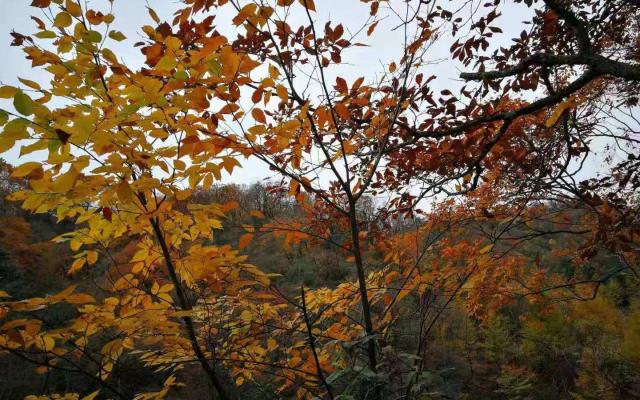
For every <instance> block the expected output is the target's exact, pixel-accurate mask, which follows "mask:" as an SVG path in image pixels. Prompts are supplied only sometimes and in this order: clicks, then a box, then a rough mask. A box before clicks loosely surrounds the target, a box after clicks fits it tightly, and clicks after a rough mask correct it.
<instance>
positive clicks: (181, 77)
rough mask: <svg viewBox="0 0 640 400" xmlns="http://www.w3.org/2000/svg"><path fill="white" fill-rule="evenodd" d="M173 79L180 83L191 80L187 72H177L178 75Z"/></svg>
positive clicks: (174, 75)
mask: <svg viewBox="0 0 640 400" xmlns="http://www.w3.org/2000/svg"><path fill="white" fill-rule="evenodd" d="M173 77H174V78H176V79H177V80H179V81H186V80H187V79H189V74H187V71H176V73H175V74H173Z"/></svg>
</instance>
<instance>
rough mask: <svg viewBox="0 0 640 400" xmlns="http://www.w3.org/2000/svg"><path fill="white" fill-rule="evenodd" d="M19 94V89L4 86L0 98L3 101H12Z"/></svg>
mask: <svg viewBox="0 0 640 400" xmlns="http://www.w3.org/2000/svg"><path fill="white" fill-rule="evenodd" d="M16 93H18V89H17V88H15V87H13V86H2V87H0V98H2V99H10V98H12V97H13V96H15V95H16Z"/></svg>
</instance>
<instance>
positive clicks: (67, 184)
mask: <svg viewBox="0 0 640 400" xmlns="http://www.w3.org/2000/svg"><path fill="white" fill-rule="evenodd" d="M77 179H78V171H76V169H75V168H74V167H73V166H72V167H71V168H69V171H67V172H66V173H65V174H62V175H60V176H59V177H58V179H56V181H55V182H54V184H53V189H54V190H55V191H56V192H59V193H66V192H68V191H69V190H71V188H73V185H75V183H76V180H77Z"/></svg>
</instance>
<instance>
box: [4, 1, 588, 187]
mask: <svg viewBox="0 0 640 400" xmlns="http://www.w3.org/2000/svg"><path fill="white" fill-rule="evenodd" d="M458 1H459V2H460V3H461V4H462V3H463V1H462V0H458ZM30 3H31V0H0V51H1V54H2V57H3V62H2V67H1V68H0V82H1V83H2V84H3V85H16V86H19V85H20V84H19V82H18V80H17V77H22V78H27V79H31V80H35V81H39V82H41V83H46V78H47V77H48V74H47V73H43V72H42V71H41V70H39V69H38V68H36V69H34V68H32V67H31V65H30V62H29V61H28V60H25V58H24V54H23V53H22V51H21V50H20V48H18V47H10V46H9V44H10V42H11V37H10V36H9V32H11V30H16V31H17V32H20V33H25V34H30V33H34V32H35V31H36V28H35V24H34V22H33V21H32V20H31V19H30V18H29V16H31V15H35V16H37V17H39V18H42V19H44V16H43V13H42V11H41V10H39V9H36V8H33V7H30V6H29V4H30ZM87 3H88V4H89V8H93V9H96V10H101V11H103V12H104V10H108V7H106V5H107V4H108V2H107V0H88V1H87ZM149 3H150V4H151V6H152V7H153V8H154V10H155V11H156V12H157V13H158V15H159V16H160V18H161V19H163V20H167V21H170V20H171V19H172V13H173V11H175V10H176V9H177V8H178V7H180V6H181V4H180V3H179V2H178V1H176V0H150V1H149ZM315 3H316V7H317V9H318V13H317V14H316V15H315V17H316V18H317V27H318V28H317V29H320V30H321V29H322V27H323V26H324V23H325V22H326V21H327V20H331V21H332V22H333V23H336V22H340V23H342V24H343V25H344V26H345V28H348V27H352V28H355V27H361V26H362V24H363V23H364V21H366V19H367V17H368V7H369V5H368V4H362V3H360V2H359V1H358V0H316V1H315ZM452 3H453V4H455V1H454V2H452ZM392 4H395V5H396V6H399V5H401V1H400V0H393V1H392ZM113 7H114V10H113V14H114V15H115V16H116V20H115V22H114V24H113V26H112V29H115V30H119V31H121V32H123V33H124V34H125V35H126V36H127V40H125V41H123V42H120V43H116V42H113V41H110V44H109V46H108V47H110V48H111V49H112V50H113V51H114V53H115V54H116V55H117V56H118V57H119V58H121V59H124V60H125V61H126V63H127V65H130V66H139V65H141V64H142V62H143V60H144V57H143V56H142V55H141V54H140V51H139V49H138V48H135V47H133V44H134V43H135V42H137V41H139V40H140V39H142V38H143V37H144V34H142V33H141V30H140V27H141V26H142V25H145V24H150V25H153V21H152V20H151V18H150V17H149V15H148V13H147V11H146V2H145V1H144V0H115V1H114V3H113ZM517 7H518V6H515V8H514V7H512V6H510V7H508V9H509V11H510V13H511V14H508V15H503V16H502V17H500V22H499V24H500V26H501V27H502V28H503V30H504V31H505V35H504V37H503V38H501V39H500V40H497V41H496V44H505V43H509V42H510V40H509V39H510V38H511V37H513V36H515V35H517V34H518V33H519V32H520V31H521V30H522V29H525V27H526V26H525V25H523V24H522V21H523V20H525V19H528V18H527V14H526V10H527V9H526V8H523V7H522V6H520V8H517ZM226 8H227V9H229V7H226ZM295 10H296V11H298V12H299V13H300V16H304V14H303V13H301V11H302V8H301V7H298V8H297V9H295ZM381 14H383V15H385V14H389V13H388V12H387V13H384V12H382V11H381ZM229 18H230V14H228V15H219V16H217V18H216V21H217V25H218V26H219V28H220V30H221V31H222V32H223V33H224V34H226V35H227V36H228V37H230V38H233V37H234V36H235V34H234V32H233V29H232V28H233V27H232V24H231V22H230V21H229ZM298 21H300V20H299V19H298ZM305 21H306V20H302V21H300V22H305ZM295 22H296V20H292V22H291V24H292V25H295ZM397 24H398V20H397V19H396V18H395V17H393V16H388V17H387V18H386V19H383V20H382V21H381V22H380V23H379V25H378V28H377V30H376V33H374V35H373V36H372V37H371V38H367V37H366V36H364V35H361V36H360V37H359V39H360V40H358V41H362V42H365V43H367V44H368V45H369V47H355V48H353V49H350V50H348V51H346V52H344V53H343V61H344V62H346V63H345V64H344V65H341V66H339V67H338V68H332V75H330V76H329V77H328V81H329V82H334V80H335V74H336V73H337V74H339V75H341V76H343V77H345V78H346V79H347V82H352V81H353V80H355V79H356V78H357V77H359V76H365V80H366V81H367V80H369V81H371V80H375V77H376V74H379V73H380V71H382V70H383V69H384V67H383V65H386V64H388V63H389V62H390V61H392V60H394V59H397V58H398V55H399V54H400V52H401V49H402V40H403V35H402V32H401V30H395V31H392V28H393V27H395V26H396V25H397ZM230 28H231V29H230ZM347 31H348V30H347ZM450 44H451V42H450V41H447V40H444V41H443V45H442V46H435V47H434V48H433V49H431V50H430V52H429V53H428V54H429V55H428V59H429V60H430V61H436V60H438V63H437V64H434V65H430V66H426V67H425V70H424V74H425V76H429V75H432V74H436V75H438V79H437V80H435V81H434V85H437V87H436V88H435V90H437V91H439V90H441V89H443V88H445V87H446V88H452V87H456V86H458V85H459V81H458V80H457V78H456V77H457V75H458V73H459V72H460V66H459V64H457V63H454V62H452V61H447V60H446V58H447V57H448V56H449V51H448V47H449V45H450ZM492 44H493V43H492ZM442 59H445V61H442ZM46 86H47V85H45V87H46ZM0 107H3V108H8V109H12V107H11V106H10V102H9V101H7V100H2V99H0ZM18 154H19V153H18V150H17V149H14V150H11V151H9V152H7V153H5V154H2V155H1V157H3V158H5V159H6V160H7V161H8V162H10V163H13V164H21V163H22V162H25V161H29V158H28V157H22V158H20V159H19V157H18ZM31 157H37V156H34V155H31ZM242 164H243V168H242V169H236V170H234V173H233V177H232V178H230V177H228V176H227V177H225V179H224V181H225V182H236V183H251V182H254V181H256V180H259V179H263V178H266V177H269V176H271V174H270V172H269V171H268V169H267V167H266V166H265V165H264V164H262V163H261V162H258V161H255V160H248V161H244V162H243V163H242ZM598 164H599V163H598ZM592 168H597V165H593V166H592ZM592 170H593V169H592Z"/></svg>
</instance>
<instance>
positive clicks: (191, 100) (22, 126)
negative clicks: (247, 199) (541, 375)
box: [0, 0, 640, 399]
mask: <svg viewBox="0 0 640 400" xmlns="http://www.w3.org/2000/svg"><path fill="white" fill-rule="evenodd" d="M183 3H184V4H183V5H182V6H181V7H182V8H180V9H178V10H176V12H175V17H174V19H173V20H172V21H169V22H164V21H162V20H161V19H160V18H159V17H158V15H157V14H156V13H155V12H154V11H153V10H152V9H149V17H150V22H149V23H150V24H151V25H144V26H142V28H141V30H142V32H143V33H144V35H145V36H144V39H143V40H141V41H140V42H139V43H137V44H136V45H137V47H139V48H140V49H141V51H142V54H143V55H144V60H145V61H144V62H145V65H144V66H142V67H140V68H134V67H133V66H131V65H128V64H127V63H126V61H125V60H122V59H120V58H119V57H118V56H117V55H116V54H115V53H114V52H113V51H112V50H110V49H109V44H110V43H111V42H112V41H123V40H127V39H126V38H125V37H124V35H123V34H122V33H121V32H119V31H117V30H115V28H114V24H115V16H113V15H112V14H111V12H110V10H94V9H90V8H88V7H86V6H84V5H81V4H80V3H78V2H76V1H73V0H64V1H62V0H57V1H56V0H36V1H34V2H33V6H34V7H36V8H39V9H42V12H43V13H44V16H45V17H46V18H40V17H33V20H34V22H35V24H36V29H37V32H36V33H35V34H33V35H26V34H22V33H16V32H13V33H12V35H13V38H14V42H13V44H14V45H16V46H21V47H22V48H23V50H24V51H25V53H26V54H27V57H28V59H29V60H31V62H32V65H33V66H34V67H43V68H44V69H45V70H46V71H47V72H48V73H49V74H50V75H51V81H50V82H49V83H48V84H47V85H46V86H43V84H41V83H38V82H34V81H32V80H28V79H26V78H22V77H21V78H20V82H21V85H22V86H21V87H20V88H18V87H13V86H3V87H2V88H1V94H2V97H3V98H9V99H12V100H13V105H14V107H13V108H14V109H13V110H6V111H3V112H2V122H3V124H4V131H3V133H2V134H1V135H0V150H3V151H4V150H7V149H10V148H13V147H15V146H17V145H18V144H19V145H21V150H20V153H21V155H27V154H30V153H34V154H35V155H38V156H39V157H40V158H39V160H40V161H39V162H27V163H24V164H22V165H20V166H18V167H17V168H16V169H15V170H14V171H13V173H12V176H13V177H15V178H23V179H27V180H28V181H29V185H30V187H29V189H26V190H21V191H18V192H16V193H13V194H12V196H11V197H12V198H13V199H14V200H19V201H22V205H23V207H24V208H26V209H28V210H31V211H33V212H37V213H43V212H55V214H56V216H57V217H58V219H59V220H69V219H70V220H74V221H75V223H76V224H77V229H76V230H74V231H73V232H71V233H68V234H65V235H62V236H60V237H59V238H58V240H60V241H66V242H69V244H70V247H71V249H72V250H73V251H74V252H75V261H74V262H73V264H72V265H70V267H69V269H68V271H69V273H71V274H74V273H81V272H82V270H83V269H86V268H97V267H99V266H101V267H103V268H104V269H105V272H104V276H105V279H104V284H103V285H102V287H101V289H102V290H103V291H104V295H101V296H100V297H99V298H96V297H94V296H90V295H88V294H86V293H80V292H76V288H75V287H74V286H71V287H69V288H68V289H66V290H64V291H62V292H61V293H58V294H56V295H52V296H49V297H46V298H32V299H10V298H9V297H7V298H9V301H6V302H5V303H3V310H4V311H3V313H4V314H7V316H8V322H6V323H5V324H4V325H3V326H2V327H1V328H0V332H1V333H2V335H3V336H1V337H0V345H1V346H2V348H3V349H4V350H6V351H7V352H9V353H11V354H13V355H15V356H17V357H22V358H24V359H27V360H29V361H31V362H34V363H36V364H39V365H40V366H39V370H40V372H44V373H46V372H47V371H49V369H52V368H59V369H62V370H63V371H68V372H69V373H77V374H82V375H85V376H86V378H87V379H89V380H91V381H93V382H95V385H96V387H98V388H100V390H103V393H104V395H105V396H109V397H120V398H129V397H132V395H131V394H128V393H121V392H120V391H119V390H118V388H117V387H116V386H114V384H113V382H112V379H111V376H112V374H113V373H114V371H116V372H117V366H118V359H119V358H120V357H121V356H122V354H123V353H129V354H134V353H135V354H138V357H139V359H141V360H142V361H143V362H144V363H145V365H147V366H149V367H152V368H158V369H160V370H162V371H169V373H168V376H167V378H166V380H165V382H164V385H163V386H162V388H160V389H159V390H158V391H157V392H153V393H140V394H138V395H137V396H138V398H141V399H144V398H162V397H163V396H165V395H166V394H167V393H168V391H169V390H171V389H172V388H174V387H176V386H177V385H178V383H177V380H176V376H177V373H178V372H179V371H180V370H181V369H182V368H184V365H185V364H188V365H197V366H199V368H200V369H201V371H202V373H204V375H206V377H207V379H208V381H209V384H210V385H211V388H212V393H214V394H215V395H216V396H218V397H219V398H223V399H228V398H235V397H237V393H239V391H240V390H243V386H244V385H249V382H252V384H254V385H256V386H257V387H260V388H266V389H267V390H271V391H272V392H278V393H280V395H281V396H286V397H290V396H294V395H295V396H297V397H300V398H307V397H309V398H310V397H313V396H316V397H326V398H331V399H333V398H337V397H338V396H341V395H350V394H355V395H357V396H360V397H366V396H371V397H374V398H387V397H392V396H396V397H397V396H407V397H412V396H418V395H419V394H420V390H421V389H420V388H421V384H420V379H421V376H422V373H423V372H424V369H425V359H426V352H425V349H426V347H427V346H428V341H429V339H430V334H431V332H432V329H433V327H434V326H435V324H436V323H437V322H438V319H439V318H440V317H441V315H442V314H443V312H444V310H446V309H447V307H448V306H449V305H450V304H451V303H452V302H453V301H454V300H456V299H458V298H460V297H463V298H464V299H465V301H466V303H465V304H466V307H467V308H468V309H469V310H470V311H469V312H470V313H471V314H472V315H474V316H477V317H478V318H482V317H483V316H486V315H491V314H492V313H493V312H494V311H495V310H496V309H497V308H499V307H501V306H503V305H504V304H507V303H509V302H510V301H512V299H513V297H514V293H515V294H519V295H521V296H528V295H532V296H534V295H541V294H543V293H546V292H549V291H553V290H556V289H558V290H563V289H568V288H569V289H571V290H576V291H577V292H575V293H574V294H576V296H586V297H589V295H588V294H586V295H585V293H583V292H582V291H583V289H582V288H583V287H586V288H587V289H594V288H595V290H596V291H597V288H598V287H599V284H600V283H602V282H604V281H605V280H606V279H608V277H609V276H612V275H613V274H622V273H629V272H630V271H635V269H634V266H635V265H636V264H637V255H635V254H636V252H637V240H638V233H639V232H638V227H639V226H640V224H638V193H637V190H638V187H639V186H640V181H639V179H640V178H639V177H638V174H637V171H636V170H637V167H638V157H637V144H638V138H637V134H638V129H637V122H638V121H637V119H636V118H635V116H634V112H636V110H635V108H636V106H637V101H638V100H637V88H638V80H639V79H640V67H639V66H638V58H639V57H640V55H639V53H638V40H639V39H638V37H639V36H638V35H639V30H638V26H637V24H638V20H639V19H638V17H639V15H638V14H639V11H638V7H637V4H635V2H634V1H629V0H615V1H601V0H600V1H598V0H588V1H569V0H564V1H562V0H544V1H534V0H524V1H515V2H512V3H509V2H503V1H499V0H496V1H494V2H486V3H482V2H476V1H471V2H464V3H463V4H455V2H445V1H438V0H431V1H422V0H421V1H407V2H395V1H376V0H373V1H372V0H362V1H359V2H356V1H353V3H354V4H353V6H354V7H359V10H360V13H361V15H362V16H363V21H364V22H363V23H361V24H359V25H353V26H345V25H344V24H342V23H335V22H331V21H325V20H323V19H322V17H321V15H323V14H321V13H320V11H321V10H320V8H321V7H326V5H325V4H315V3H314V2H313V1H312V0H297V1H294V0H277V1H275V2H263V1H241V0H184V1H183ZM516 7H520V8H521V9H524V10H525V15H526V16H525V17H524V18H525V19H527V21H526V22H527V25H526V29H525V30H524V31H522V33H519V34H518V36H517V37H515V38H513V40H510V39H511V36H510V35H509V34H508V33H503V31H502V28H501V26H503V27H504V25H506V24H505V22H504V19H505V18H508V17H507V16H506V15H507V14H509V13H514V12H515V11H514V10H515V9H516ZM225 13H231V14H232V16H233V17H232V19H231V20H230V21H226V20H222V18H217V17H219V16H220V15H226V14H225ZM469 15H471V17H469ZM390 21H393V22H390ZM620 26H625V27H626V28H627V29H620ZM229 28H231V29H232V32H233V35H234V36H233V37H231V36H230V35H227V36H229V37H227V36H225V35H224V34H223V33H221V32H225V31H227V30H229ZM394 32H395V33H394ZM396 33H399V34H398V37H399V42H398V48H397V49H395V50H396V51H395V53H397V54H399V55H398V57H397V59H395V60H389V61H385V62H384V63H383V66H382V69H381V70H380V71H379V73H378V74H377V75H372V76H355V77H353V78H349V77H345V76H342V75H344V74H343V73H342V72H341V71H343V68H344V66H345V65H347V64H348V63H349V62H350V57H353V54H355V53H354V52H355V51H356V50H358V49H359V48H362V47H366V46H367V43H373V41H375V40H376V36H377V35H385V34H389V35H391V34H396ZM439 47H441V48H445V49H448V50H449V56H448V62H449V63H450V65H449V66H447V67H446V68H443V71H442V72H440V71H438V68H437V67H436V68H434V67H433V64H432V63H433V61H434V59H436V56H435V55H434V54H433V53H435V52H436V49H438V48H439ZM355 61H356V60H354V62H355ZM451 65H453V66H456V67H460V68H461V69H464V70H466V71H468V72H463V73H462V74H460V75H459V77H457V78H459V80H458V81H457V82H455V83H454V84H450V83H449V82H450V81H448V80H447V77H446V71H445V70H447V71H448V70H451ZM439 74H440V75H445V76H444V78H443V77H442V76H438V75H439ZM449 78H450V77H449ZM443 82H444V83H443ZM445 85H446V86H448V87H447V88H445ZM35 96H40V97H38V98H35ZM601 143H604V144H605V145H612V146H613V145H615V147H614V148H613V150H612V152H613V155H612V156H611V159H610V161H609V162H608V163H607V170H606V171H602V173H601V175H600V176H598V177H597V179H587V178H592V175H593V171H591V172H590V171H586V170H585V168H583V167H584V165H586V162H588V161H590V160H593V159H594V158H595V159H597V158H598V157H600V156H601V154H602V153H604V152H605V150H604V149H603V147H604V145H603V144H601ZM247 157H251V158H253V159H256V160H259V161H260V162H262V163H264V164H265V165H266V166H268V167H269V168H270V169H271V170H272V171H273V172H274V173H275V174H276V175H277V176H278V177H279V179H280V181H281V182H282V187H281V188H280V190H282V188H284V190H285V192H286V193H288V195H289V196H290V197H291V198H292V199H293V200H295V201H296V202H297V207H298V209H299V212H298V214H296V215H295V216H292V218H288V219H285V220H276V221H273V220H270V221H268V220H265V219H264V213H263V212H260V211H259V210H258V211H256V212H253V214H252V217H253V219H254V220H253V221H252V223H251V224H246V226H245V227H244V229H245V230H246V234H245V235H243V236H242V239H241V241H240V243H239V247H241V248H244V247H246V246H248V245H250V242H251V240H252V239H253V238H254V236H255V235H256V234H257V235H261V234H275V235H276V236H278V237H281V238H283V239H284V242H285V245H288V246H289V245H296V244H299V243H302V242H305V243H307V244H310V245H312V246H313V245H315V244H319V243H322V244H323V245H330V246H333V247H334V248H336V249H337V250H338V251H339V252H340V253H341V254H342V255H343V257H344V260H345V261H346V262H348V263H350V264H351V265H352V267H353V268H352V269H353V275H354V277H355V279H354V280H353V281H351V280H347V281H344V282H342V283H340V284H339V285H337V286H336V287H331V288H308V287H305V286H301V287H300V288H296V291H295V292H291V291H290V290H283V289H282V288H280V287H279V286H278V285H277V284H273V282H272V281H273V279H272V278H274V277H273V276H269V275H268V274H265V273H263V272H261V271H260V269H259V268H258V267H255V266H253V265H251V264H248V263H247V262H246V257H245V256H243V255H242V254H241V253H240V252H239V251H237V250H234V249H232V248H231V247H230V246H228V245H215V244H213V243H215V242H214V235H215V231H216V230H217V229H220V228H221V227H222V222H221V221H222V220H223V219H224V218H225V214H226V213H228V212H231V210H233V209H234V208H236V207H238V205H239V204H238V201H237V191H236V190H235V189H234V188H233V187H231V186H228V187H225V188H224V189H223V190H221V191H220V193H218V194H217V197H216V199H217V201H224V202H225V203H226V204H217V203H210V202H207V203H209V204H199V203H198V202H197V200H198V198H200V199H202V196H194V193H200V194H201V193H206V191H207V190H210V189H211V188H212V186H213V185H214V182H215V181H217V180H220V179H221V177H222V175H221V174H222V172H223V171H226V172H228V173H232V172H233V170H234V169H235V168H237V167H238V166H240V160H242V159H243V158H247ZM585 174H586V176H585ZM274 190H277V189H274ZM223 192H224V193H223ZM223 199H224V200H223ZM394 221H402V224H397V223H396V222H394ZM394 224H397V225H394ZM392 226H401V227H402V228H400V229H397V230H396V231H394V234H393V235H391V234H389V232H391V231H392V230H391V227H392ZM471 230H473V231H474V232H479V233H480V236H477V237H475V238H474V237H471V235H469V232H471ZM398 231H399V232H398ZM559 234H562V235H567V236H568V237H571V238H572V239H571V240H567V245H566V246H564V243H563V246H560V247H561V249H558V251H560V252H564V253H565V254H575V255H576V257H577V258H578V259H579V262H577V263H576V264H579V265H584V264H585V263H586V262H588V261H589V260H591V259H593V258H594V257H596V256H597V255H598V253H599V252H608V253H612V254H616V255H617V256H619V257H620V259H621V260H623V263H622V267H620V268H618V269H616V270H614V271H601V272H602V274H601V275H593V274H591V275H590V276H585V277H582V278H581V277H580V276H579V274H572V275H571V277H570V279H568V280H567V279H565V280H563V279H562V276H560V275H559V274H551V273H546V271H545V268H544V267H540V265H539V264H540V263H539V262H535V263H534V264H536V267H538V268H537V270H535V271H534V272H532V271H531V268H528V266H529V260H528V259H527V258H526V257H523V256H522V255H519V254H514V249H515V248H518V246H519V245H520V244H521V243H523V242H526V241H527V240H531V239H533V238H537V237H549V236H551V235H559ZM132 243H133V244H132ZM125 245H126V246H135V248H134V251H133V254H132V255H131V256H130V257H126V258H125V259H124V260H123V259H122V257H117V256H116V254H115V253H116V252H118V251H119V250H121V249H122V247H123V246H125ZM578 272H581V271H578ZM514 282H515V283H516V284H514ZM576 287H579V288H578V289H576ZM3 295H5V294H4V293H3ZM9 295H10V293H7V294H6V296H9ZM61 302H66V303H69V304H72V305H75V306H76V308H77V310H76V312H77V317H76V318H75V319H73V320H72V321H70V323H69V324H68V325H67V326H65V327H64V328H62V329H49V328H48V327H47V326H46V324H44V323H43V322H42V321H41V320H40V319H38V318H35V317H33V316H32V313H33V311H36V310H38V309H41V308H43V307H47V306H49V305H52V304H56V303H61ZM18 316H21V318H18ZM410 318H415V319H417V321H419V324H418V325H419V332H418V334H417V335H416V338H415V341H414V342H413V343H412V346H411V348H410V351H408V352H407V351H399V349H398V347H395V348H394V346H393V339H394V332H397V329H398V326H399V325H398V324H399V321H402V320H406V319H410ZM389 343H392V344H389ZM400 365H402V366H403V367H402V368H401V367H399V366H400ZM272 379H273V382H275V384H273V387H272V386H270V385H266V384H265V382H269V383H271V380H272ZM244 387H246V386H244ZM363 393H364V394H363ZM367 393H368V394H367ZM94 395H97V393H95V394H94Z"/></svg>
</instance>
